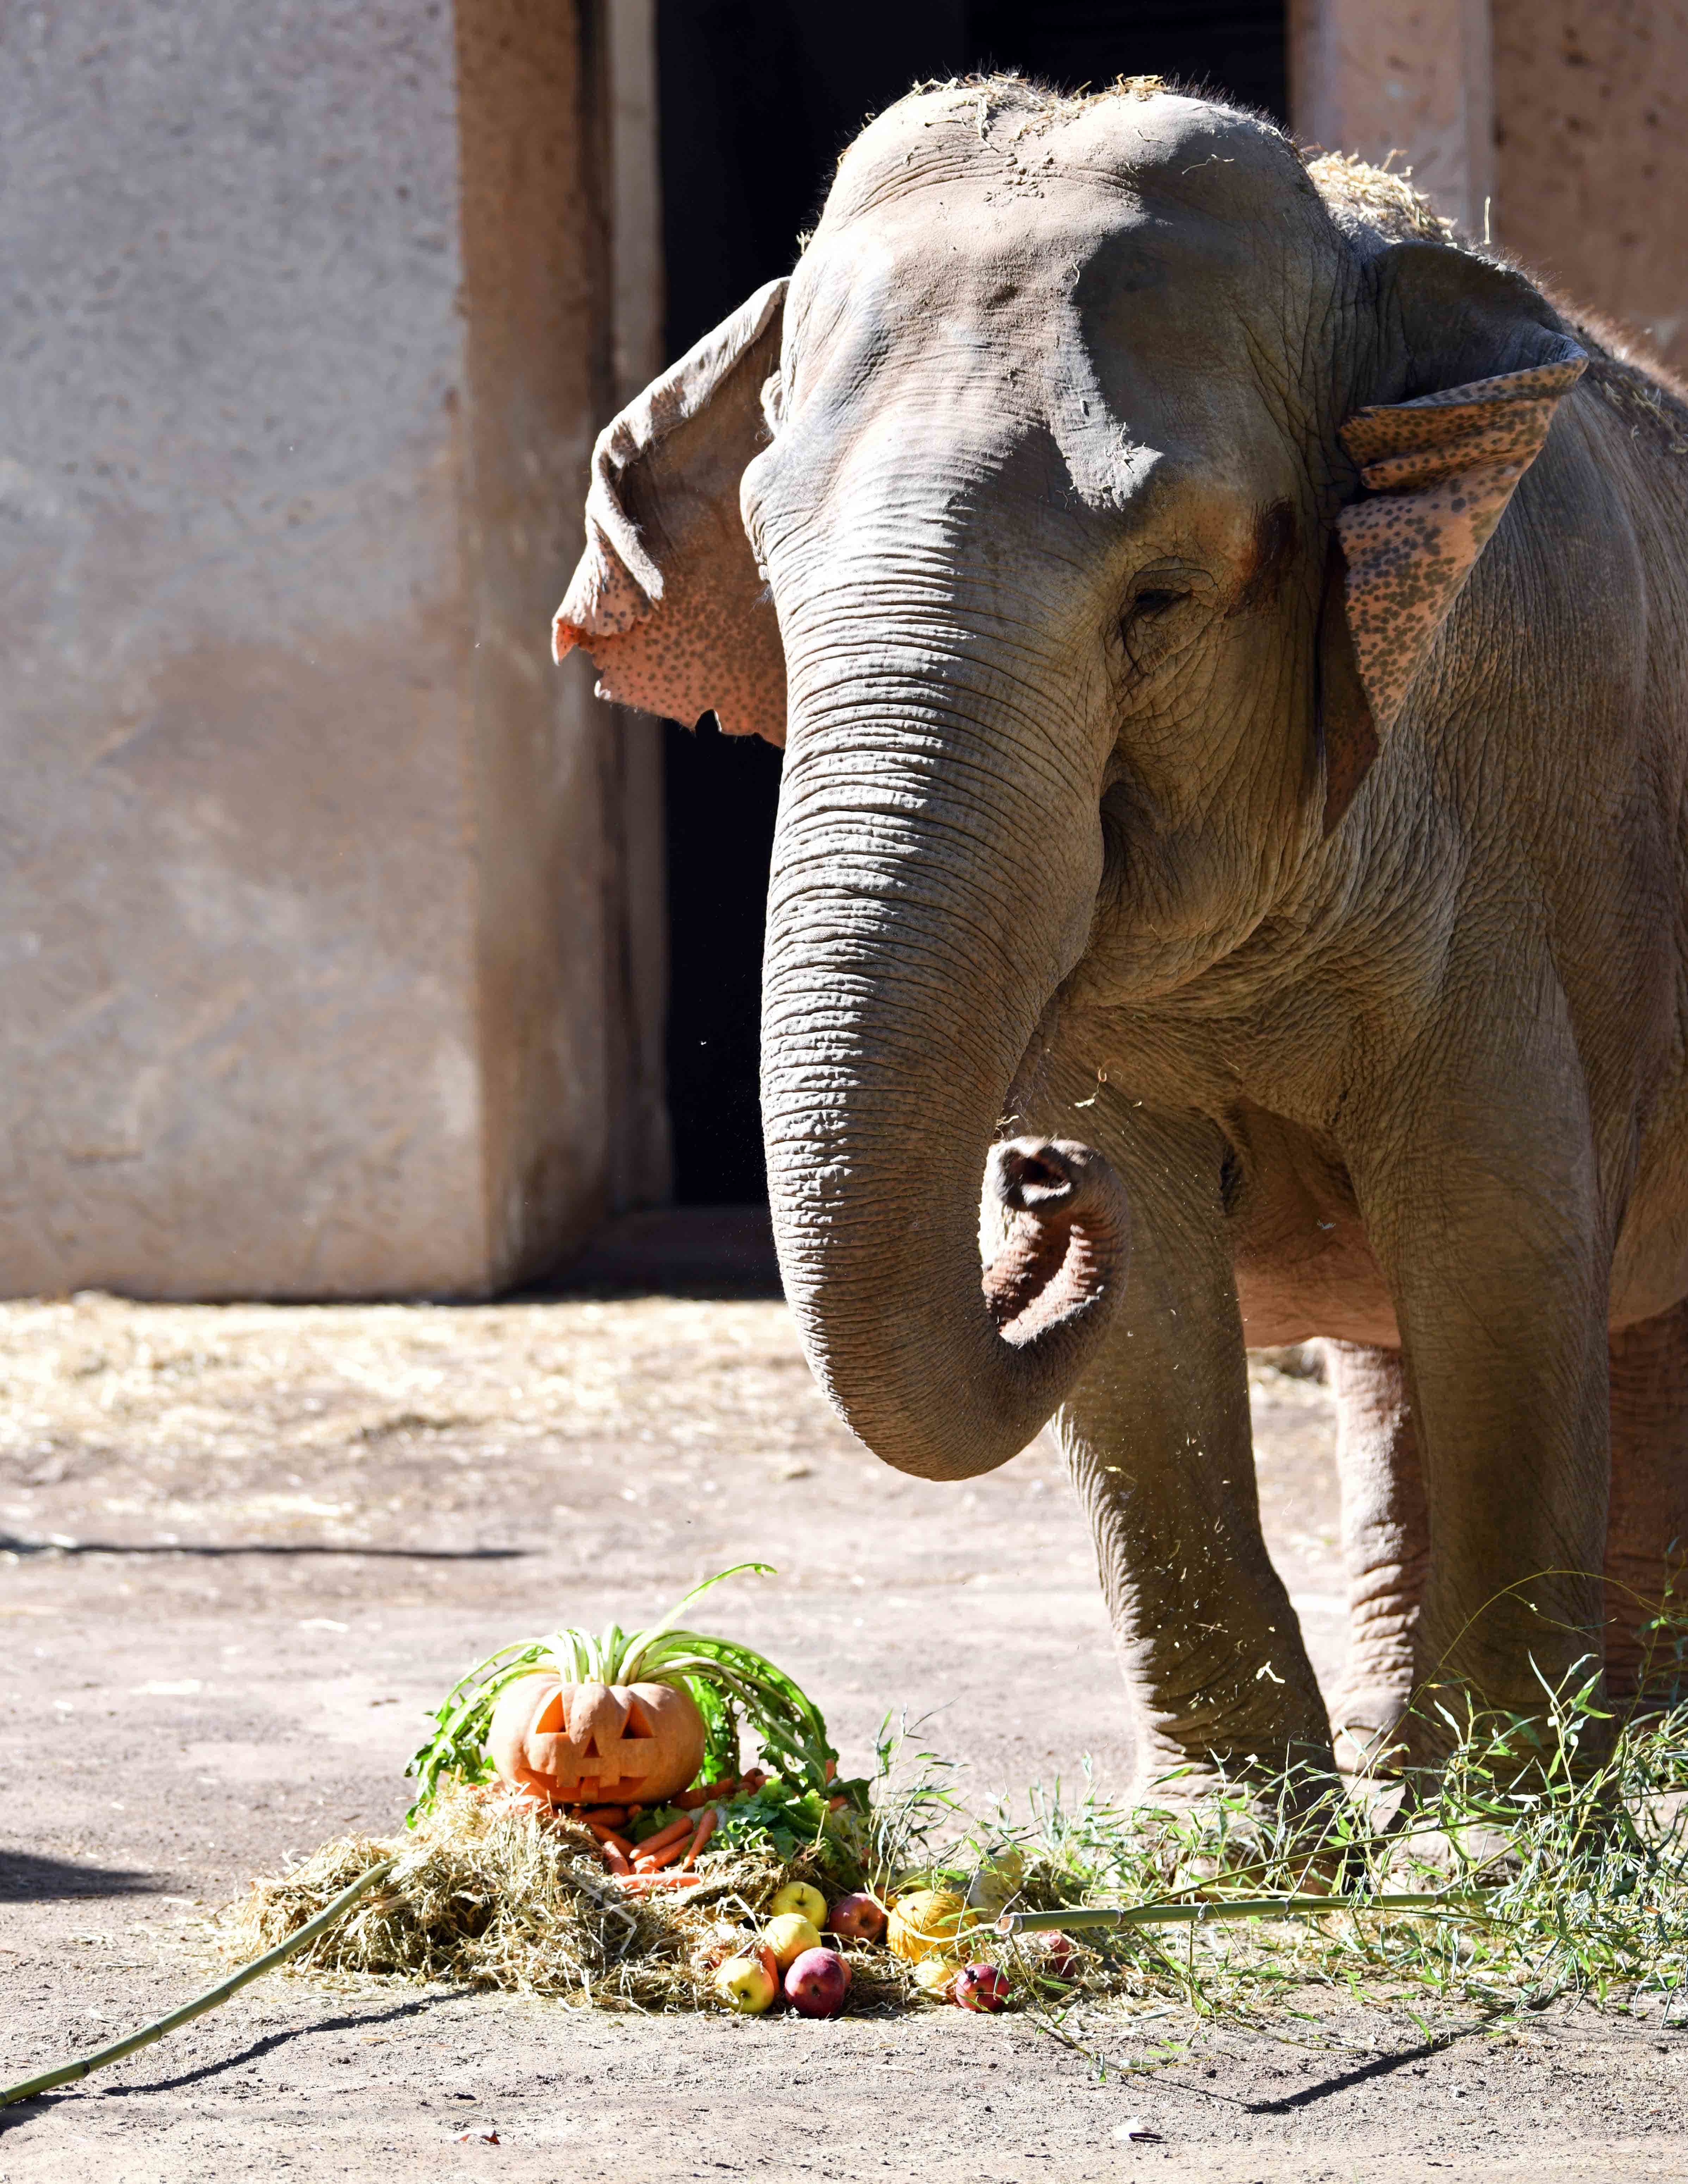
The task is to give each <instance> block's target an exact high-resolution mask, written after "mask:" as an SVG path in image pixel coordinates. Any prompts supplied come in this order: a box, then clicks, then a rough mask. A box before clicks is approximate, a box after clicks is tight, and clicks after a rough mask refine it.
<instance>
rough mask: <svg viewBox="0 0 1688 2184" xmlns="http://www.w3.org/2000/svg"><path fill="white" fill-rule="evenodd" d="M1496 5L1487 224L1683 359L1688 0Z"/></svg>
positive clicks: (1531, 260) (1577, 294) (1687, 295)
mask: <svg viewBox="0 0 1688 2184" xmlns="http://www.w3.org/2000/svg"><path fill="white" fill-rule="evenodd" d="M1493 8H1494V24H1495V63H1494V66H1495V113H1496V129H1495V135H1496V182H1495V200H1496V233H1497V234H1498V236H1499V237H1500V239H1501V242H1504V244H1505V245H1506V247H1507V249H1508V250H1511V251H1513V252H1515V253H1517V254H1518V257H1520V258H1521V259H1524V261H1525V262H1526V264H1528V265H1532V266H1534V267H1535V268H1537V269H1539V270H1540V271H1542V272H1544V273H1546V274H1547V275H1548V276H1550V277H1551V278H1552V280H1553V281H1556V282H1557V284H1558V285H1559V286H1560V287H1562V288H1563V290H1564V292H1566V293H1567V294H1568V295H1569V296H1572V297H1574V298H1576V300H1577V301H1578V302H1579V303H1581V304H1587V305H1590V306H1591V307H1592V308H1594V309H1596V310H1599V311H1602V312H1604V313H1606V314H1607V315H1608V316H1609V317H1611V318H1613V319H1615V320H1618V321H1619V322H1620V323H1621V324H1622V325H1623V326H1624V327H1626V328H1627V329H1628V330H1629V331H1631V332H1632V333H1635V334H1638V335H1640V336H1641V337H1643V338H1646V339H1650V340H1651V342H1652V343H1653V344H1654V345H1655V346H1656V347H1657V349H1658V351H1659V353H1660V354H1661V355H1662V356H1663V359H1664V360H1665V361H1666V362H1667V363H1668V364H1671V365H1674V366H1676V368H1677V369H1678V370H1682V369H1684V368H1688V7H1684V6H1681V5H1678V4H1674V0H1493Z"/></svg>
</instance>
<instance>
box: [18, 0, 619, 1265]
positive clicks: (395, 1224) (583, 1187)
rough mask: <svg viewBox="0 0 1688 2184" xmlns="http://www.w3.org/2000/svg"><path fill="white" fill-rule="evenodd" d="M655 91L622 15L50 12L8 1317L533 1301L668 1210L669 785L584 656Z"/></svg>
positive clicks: (41, 19) (36, 300) (24, 410)
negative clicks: (663, 988) (611, 122)
mask: <svg viewBox="0 0 1688 2184" xmlns="http://www.w3.org/2000/svg"><path fill="white" fill-rule="evenodd" d="M609 64H610V63H609V53H608V50H607V41H606V39H605V37H604V25H603V21H602V17H601V13H600V10H599V8H597V7H595V6H593V5H590V4H588V0H457V4H456V5H455V7H453V6H449V5H446V4H443V0H417V4H416V5H414V6H406V7H403V8H383V7H371V6H370V5H368V4H367V0H265V6H263V7H262V8H253V7H251V6H248V5H246V4H244V0H57V4H55V5H54V6H53V7H51V8H27V9H25V8H17V9H12V10H9V11H7V13H6V14H4V16H3V17H0V103H3V106H4V107H9V108H10V109H11V111H10V112H9V114H5V116H4V120H3V122H0V128H3V141H4V142H5V143H6V144H7V146H8V153H7V175H6V181H7V187H6V190H5V192H4V196H3V198H0V237H3V242H4V263H5V265H6V269H7V270H6V284H7V290H8V295H7V303H8V309H7V310H6V312H5V314H4V315H3V321H0V646H3V654H4V657H5V659H6V661H7V676H6V679H5V682H4V684H3V686H0V742H3V749H4V753H5V766H4V768H3V772H0V1056H3V1067H0V1133H3V1134H0V1290H3V1291H4V1292H6V1293H8V1294H14V1295H15V1294H19V1293H25V1292H31V1291H41V1290H47V1291H53V1290H68V1289H72V1288H76V1287H81V1286H92V1285H99V1286H107V1287H110V1288H114V1289H117V1290H125V1291H128V1292H131V1293H133V1294H137V1295H173V1296H209V1297H214V1296H229V1295H272V1296H310V1295H320V1296H331V1295H405V1294H415V1293H441V1292H458V1293H463V1292H468V1293H475V1292H481V1291H487V1290H494V1289H497V1288H499V1287H500V1286H502V1285H504V1284H507V1283H509V1282H510V1281H512V1280H514V1279H517V1278H519V1277H520V1276H521V1274H523V1273H526V1272H529V1271H531V1270H532V1269H534V1268H538V1267H540V1266H542V1265H543V1264H545V1263H547V1262H549V1261H552V1260H554V1258H555V1257H556V1256H558V1255H559V1254H560V1252H562V1251H565V1250H566V1249H567V1248H568V1247H569V1246H570V1245H572V1244H573V1243H575V1242H577V1241H579V1240H582V1239H583V1238H584V1236H585V1234H587V1233H588V1231H589V1229H591V1227H592V1226H593V1224H594V1223H595V1222H596V1221H597V1220H598V1219H599V1217H600V1216H601V1214H602V1213H603V1212H604V1211H605V1210H607V1209H608V1208H609V1207H610V1206H611V1205H612V1204H613V1203H614V1202H615V1201H616V1197H617V1196H618V1195H620V1196H624V1197H625V1196H627V1195H638V1194H639V1193H641V1192H644V1191H649V1190H653V1189H655V1188H658V1187H660V1180H661V1160H662V1155H661V1145H660V1127H655V1128H654V1127H653V1123H652V1120H651V1117H649V1115H646V1116H644V1117H643V1119H641V1118H639V1117H632V1119H631V1120H630V1118H629V1112H628V1103H629V1100H630V1099H632V1098H633V1096H634V1094H635V1093H636V1091H637V1090H638V1087H639V1086H640V1085H641V1084H643V1088H644V1093H645V1094H646V1095H648V1094H649V1084H650V1081H651V1068H652V1063H651V1059H650V1056H649V1020H650V1018H651V1013H652V1005H651V1001H650V996H649V985H650V982H651V980H652V978H655V979H656V981H657V984H658V989H659V995H660V954H659V957H658V960H657V961H656V962H655V965H653V963H652V961H651V960H650V950H649V943H648V939H647V940H646V941H645V942H644V943H640V942H639V941H638V939H637V936H636V934H635V933H634V930H633V921H632V920H630V917H629V914H628V906H629V901H630V898H631V895H632V894H638V892H639V891H640V890H641V889H644V890H648V889H649V885H650V875H649V872H639V873H638V874H637V875H636V874H635V872H634V869H633V868H634V866H636V865H637V863H638V859H639V858H640V857H643V858H644V859H645V861H646V862H647V864H648V863H649V856H650V848H649V835H650V826H649V817H650V813H649V811H647V810H646V808H645V807H646V806H654V789H653V785H652V784H651V783H649V780H640V779H631V778H630V777H629V775H628V772H627V766H626V764H625V760H624V754H623V751H622V749H621V746H620V745H619V744H617V742H616V738H615V734H614V721H613V716H610V715H609V714H608V712H607V710H606V709H604V708H601V707H599V706H597V705H595V704H594V701H593V699H591V697H590V695H589V682H588V675H587V674H586V672H584V671H581V672H576V673H572V674H570V675H565V676H559V675H558V674H557V673H556V672H555V671H554V670H553V669H552V667H551V666H550V664H549V659H548V656H547V624H548V621H549V613H550V610H551V608H552V607H553V605H554V603H555V594H556V593H557V590H558V587H559V584H560V582H561V580H562V578H563V577H565V575H566V572H567V570H568V567H569V566H570V565H571V562H572V560H573V558H574V554H575V550H576V543H577V541H576V533H577V529H578V521H579V514H578V512H579V507H580V502H581V495H582V486H583V482H584V476H585V470H586V463H587V458H588V452H589V449H590V446H591V442H592V437H593V432H594V431H595V429H596V427H597V425H598V424H599V421H601V419H602V418H603V416H604V415H605V414H607V411H608V409H610V406H612V396H613V393H614V388H613V386H612V375H613V371H614V356H613V348H614V340H613V333H614V329H613V323H612V320H613V312H612V286H613V284H612V281H611V278H610V248H611V242H610V230H611V226H612V222H613V219H614V216H615V215H614V208H613V206H612V204H611V203H610V199H611V197H612V195H613V190H612V187H611V182H610V176H611V175H612V172H613V170H614V159H613V156H612V146H611V144H610V138H609V127H608V116H609V114H610V108H611V104H612V102H611V100H610V97H609V96H608V95H607V89H606V74H607V70H608V68H609ZM624 217H625V215H624ZM648 256H649V253H647V257H648ZM659 900H660V898H659ZM646 923H647V924H648V923H649V919H648V918H647V920H646ZM641 946H643V954H641V952H640V949H641ZM656 1006H657V1007H658V1009H659V1010H660V998H659V1001H658V1003H657V1004H656ZM640 1011H643V1018H641V1017H640ZM640 1022H643V1024H644V1027H645V1028H644V1029H643V1030H641V1029H640V1028H638V1026H639V1023H640ZM642 1040H643V1046H641V1041H642ZM656 1066H657V1067H660V1055H659V1056H658V1057H657V1064H656ZM642 1073H643V1074H642ZM635 1104H637V1103H636V1102H635ZM655 1124H656V1125H657V1126H660V1106H659V1108H658V1111H657V1113H656V1117H655Z"/></svg>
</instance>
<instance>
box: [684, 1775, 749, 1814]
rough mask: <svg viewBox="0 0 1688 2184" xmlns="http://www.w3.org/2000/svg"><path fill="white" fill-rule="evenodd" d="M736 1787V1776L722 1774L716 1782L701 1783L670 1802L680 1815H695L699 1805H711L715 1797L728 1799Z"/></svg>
mask: <svg viewBox="0 0 1688 2184" xmlns="http://www.w3.org/2000/svg"><path fill="white" fill-rule="evenodd" d="M737 1788H738V1776H737V1775H722V1776H721V1780H720V1781H718V1782H701V1783H699V1786H698V1787H697V1788H696V1789H695V1790H688V1791H687V1792H686V1793H685V1795H684V1797H675V1798H673V1799H671V1802H672V1803H673V1804H675V1805H677V1806H678V1807H679V1808H680V1810H681V1811H682V1813H695V1812H696V1811H697V1809H698V1808H699V1805H709V1804H713V1803H714V1802H715V1800H716V1798H717V1797H731V1796H732V1795H733V1791H735V1790H736V1789H737Z"/></svg>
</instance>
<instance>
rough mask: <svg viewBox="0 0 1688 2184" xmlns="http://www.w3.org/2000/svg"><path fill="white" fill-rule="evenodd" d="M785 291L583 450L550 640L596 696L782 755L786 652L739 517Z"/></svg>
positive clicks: (727, 329) (684, 363)
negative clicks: (577, 541) (578, 667)
mask: <svg viewBox="0 0 1688 2184" xmlns="http://www.w3.org/2000/svg"><path fill="white" fill-rule="evenodd" d="M784 293H785V283H784V281H770V282H769V283H768V285H767V286H766V287H765V288H761V289H759V290H758V291H757V292H756V293H755V295H754V296H752V297H751V298H749V301H748V302H747V303H746V304H744V305H743V306H742V307H741V308H740V309H738V311H736V312H734V314H733V316H732V317H731V318H730V319H728V320H726V321H725V322H724V323H723V324H722V325H721V326H717V327H716V330H715V331H714V332H713V333H711V334H709V335H707V336H706V337H705V338H704V340H702V341H701V342H699V343H698V345H697V346H696V348H694V349H692V350H691V351H689V352H688V354H687V355H685V356H683V357H682V358H681V359H680V361H679V362H678V363H677V364H676V365H672V366H671V367H670V369H669V370H667V371H666V372H665V373H664V374H663V375H662V376H661V378H660V379H658V380H655V381H654V382H652V384H651V385H650V386H649V387H647V388H646V389H645V391H644V392H643V394H641V395H639V396H638V398H637V399H636V400H635V401H633V402H631V403H629V404H628V405H627V408H626V409H624V410H622V412H621V415H619V416H618V417H617V418H616V419H615V421H614V422H613V423H611V424H610V426H608V427H607V428H606V429H605V430H604V432H602V433H600V435H599V440H598V444H597V446H596V448H594V449H593V458H592V487H591V491H590V492H589V493H588V497H587V504H586V551H585V552H584V553H583V554H582V556H581V559H580V562H579V564H578V565H577V568H576V570H575V572H574V575H573V577H572V578H571V580H570V583H569V588H568V591H567V593H566V594H565V597H564V599H563V603H562V604H561V606H560V607H559V608H558V610H557V613H556V618H555V620H554V622H553V624H552V627H551V649H552V652H553V654H554V656H555V657H556V658H557V659H558V660H562V659H564V658H565V657H566V655H568V653H569V652H571V650H572V649H574V647H575V646H576V645H579V646H581V647H582V649H584V650H586V651H588V652H589V653H590V654H591V655H592V660H593V666H595V667H596V668H597V670H598V694H599V697H600V698H608V699H613V700H615V701H616V703H617V704H619V705H633V706H637V707H638V708H639V710H642V711H643V712H648V713H660V714H662V715H664V716H666V717H667V718H668V719H671V720H676V721H684V722H685V723H686V725H687V726H688V727H690V726H691V725H692V724H693V723H694V721H697V720H698V719H699V716H701V715H703V714H705V713H708V712H713V713H714V715H715V716H716V720H717V721H719V722H720V724H721V729H722V731H723V733H726V734H727V735H730V736H749V735H759V736H761V737H763V738H766V741H768V742H769V743H772V744H783V743H784V741H785V712H786V692H785V649H784V647H783V643H781V639H780V633H779V622H778V619H777V616H776V615H775V612H774V608H773V602H772V599H770V598H769V596H768V592H767V587H766V583H765V582H763V580H762V577H761V574H760V571H759V570H758V569H757V566H756V561H755V554H753V552H752V551H751V548H750V542H749V539H748V538H746V536H745V535H744V521H743V519H742V517H741V515H740V514H739V508H738V487H739V482H740V480H741V479H742V477H743V476H744V468H745V465H747V464H748V463H749V460H751V458H752V457H753V456H754V455H755V454H756V452H757V450H758V449H759V448H760V447H761V446H762V445H763V444H765V443H766V435H767V426H766V420H765V418H764V416H763V413H762V406H761V391H762V387H763V385H764V383H765V382H766V379H767V377H768V376H769V374H770V373H771V372H772V370H774V369H775V367H776V366H777V364H778V361H779V340H780V324H781V309H782V305H783V299H784Z"/></svg>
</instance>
